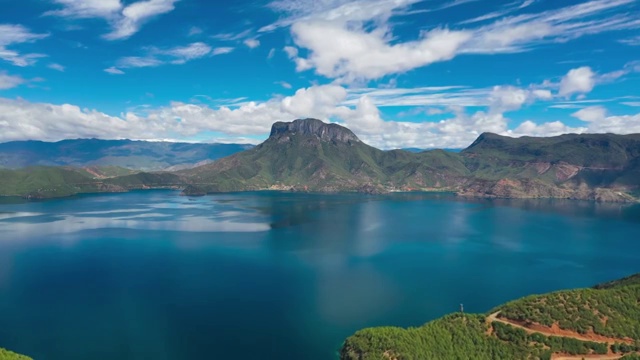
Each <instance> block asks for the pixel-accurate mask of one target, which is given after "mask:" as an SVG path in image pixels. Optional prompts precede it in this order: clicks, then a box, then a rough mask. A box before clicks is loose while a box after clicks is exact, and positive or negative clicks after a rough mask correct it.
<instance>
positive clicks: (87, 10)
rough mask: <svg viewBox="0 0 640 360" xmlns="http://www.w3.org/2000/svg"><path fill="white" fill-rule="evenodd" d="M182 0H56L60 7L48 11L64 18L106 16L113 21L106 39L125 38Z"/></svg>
mask: <svg viewBox="0 0 640 360" xmlns="http://www.w3.org/2000/svg"><path fill="white" fill-rule="evenodd" d="M177 1H179V0H142V1H138V2H134V3H126V4H123V3H122V2H121V1H120V0H53V2H54V3H57V4H59V5H61V6H62V8H61V9H57V10H52V11H48V12H46V13H45V15H50V16H59V17H65V18H77V19H86V18H103V19H105V20H107V21H108V22H109V24H110V25H111V32H109V33H108V34H105V35H104V36H103V37H104V38H105V39H107V40H119V39H126V38H129V37H130V36H132V35H133V34H135V33H137V32H138V31H139V30H140V28H141V27H142V25H144V24H145V23H146V22H147V21H149V19H151V18H153V17H155V16H158V15H161V14H165V13H168V12H171V11H173V9H174V8H175V7H174V4H175V3H176V2H177Z"/></svg>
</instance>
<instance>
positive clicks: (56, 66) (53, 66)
mask: <svg viewBox="0 0 640 360" xmlns="http://www.w3.org/2000/svg"><path fill="white" fill-rule="evenodd" d="M47 67H48V68H49V69H52V70H56V71H60V72H64V70H65V68H64V66H62V65H60V64H56V63H52V64H49V65H47Z"/></svg>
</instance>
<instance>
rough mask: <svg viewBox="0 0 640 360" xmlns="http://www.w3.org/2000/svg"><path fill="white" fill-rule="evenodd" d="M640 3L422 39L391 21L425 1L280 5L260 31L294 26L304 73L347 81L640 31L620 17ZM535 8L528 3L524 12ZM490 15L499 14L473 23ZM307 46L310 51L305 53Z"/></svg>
mask: <svg viewBox="0 0 640 360" xmlns="http://www.w3.org/2000/svg"><path fill="white" fill-rule="evenodd" d="M633 1H634V0H592V1H589V2H586V3H582V4H578V5H572V6H565V7H561V8H559V9H554V10H548V11H545V12H541V13H530V14H523V15H518V16H511V17H506V18H501V19H500V20H497V21H495V22H493V23H490V24H488V25H484V26H480V27H476V28H468V29H456V30H452V29H446V28H436V29H427V30H424V31H422V32H421V33H419V34H417V36H418V38H417V39H416V40H409V41H398V38H397V37H395V36H394V34H393V28H392V25H391V23H390V22H389V19H390V18H391V17H392V16H393V15H397V14H402V13H403V12H407V11H410V8H411V6H412V5H414V4H415V3H417V2H419V1H418V0H370V1H364V0H356V1H346V0H324V1H315V0H277V1H273V2H272V3H271V4H270V7H271V8H272V9H274V10H275V11H277V12H280V13H284V14H285V15H286V16H285V17H284V18H283V19H281V20H279V21H277V22H276V23H273V24H271V25H269V26H266V27H263V28H262V29H261V30H260V31H263V32H264V31H271V30H273V29H275V28H278V27H283V26H289V27H290V30H291V34H292V36H293V40H294V43H295V45H296V47H295V48H294V47H290V48H287V49H286V51H287V54H288V55H289V57H290V58H291V59H292V60H293V61H294V62H295V64H296V69H297V71H306V70H311V69H313V70H314V71H315V72H316V73H317V74H319V75H323V76H325V77H327V78H332V79H339V80H341V81H345V82H350V81H357V80H375V79H379V78H381V77H384V76H386V75H390V74H396V73H403V72H406V71H409V70H412V69H415V68H418V67H423V66H426V65H429V64H432V63H434V62H438V61H445V60H449V59H452V58H454V57H455V56H458V55H460V54H492V53H509V52H522V51H528V50H530V49H532V48H534V47H536V46H539V45H542V44H545V43H551V42H564V41H568V40H571V39H575V38H579V37H582V36H585V35H589V34H596V33H601V32H606V31H614V30H623V29H633V28H638V27H640V22H638V21H637V19H635V18H634V14H633V13H619V12H618V13H613V12H614V10H617V9H620V8H623V7H626V6H631V4H632V3H633ZM531 3H532V1H526V2H524V3H522V4H521V6H519V7H518V8H517V9H516V10H520V9H522V8H525V7H527V6H529V5H530V4H531ZM432 10H433V9H432ZM435 10H437V9H435ZM495 17H498V16H495ZM490 18H494V17H493V16H492V17H487V18H485V19H475V20H476V21H471V22H473V23H475V22H478V21H481V20H489V19H490ZM471 22H467V23H471ZM294 49H295V51H294ZM299 49H304V50H306V51H305V53H304V54H303V55H300V53H301V51H299Z"/></svg>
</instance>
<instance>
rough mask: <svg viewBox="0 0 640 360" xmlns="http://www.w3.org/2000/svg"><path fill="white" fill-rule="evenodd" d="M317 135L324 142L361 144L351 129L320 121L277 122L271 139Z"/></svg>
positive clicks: (272, 129) (272, 130) (272, 128)
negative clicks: (298, 135)
mask: <svg viewBox="0 0 640 360" xmlns="http://www.w3.org/2000/svg"><path fill="white" fill-rule="evenodd" d="M295 134H301V135H315V136H317V137H318V138H319V139H320V140H323V141H338V142H360V139H358V137H357V136H356V135H355V134H354V133H353V132H352V131H351V130H349V129H347V128H346V127H344V126H340V125H338V124H327V123H325V122H322V121H321V120H318V119H298V120H294V121H292V122H277V123H275V124H273V126H272V127H271V135H269V137H270V138H280V137H282V136H287V135H295Z"/></svg>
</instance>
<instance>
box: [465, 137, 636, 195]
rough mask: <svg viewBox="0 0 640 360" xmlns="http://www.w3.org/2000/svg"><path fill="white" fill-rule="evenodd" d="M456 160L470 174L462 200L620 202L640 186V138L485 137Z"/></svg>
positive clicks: (479, 138)
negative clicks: (534, 198) (466, 197)
mask: <svg viewBox="0 0 640 360" xmlns="http://www.w3.org/2000/svg"><path fill="white" fill-rule="evenodd" d="M461 155H462V156H463V157H464V162H465V165H466V166H467V168H468V169H469V171H470V172H471V173H472V174H473V179H472V181H471V182H470V183H469V184H468V185H467V186H466V188H465V189H462V190H461V193H463V194H465V195H471V196H495V197H518V198H521V197H556V198H575V199H595V200H603V201H615V200H619V201H623V200H625V198H627V195H626V193H629V192H633V191H636V190H637V189H638V188H639V186H640V134H633V135H614V134H582V135H576V134H568V135H561V136H556V137H546V138H535V137H521V138H510V137H506V136H500V135H496V134H490V133H485V134H482V135H481V136H480V137H478V139H477V140H476V141H475V142H474V143H473V144H471V146H469V147H468V148H467V149H465V150H463V151H462V152H461Z"/></svg>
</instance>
